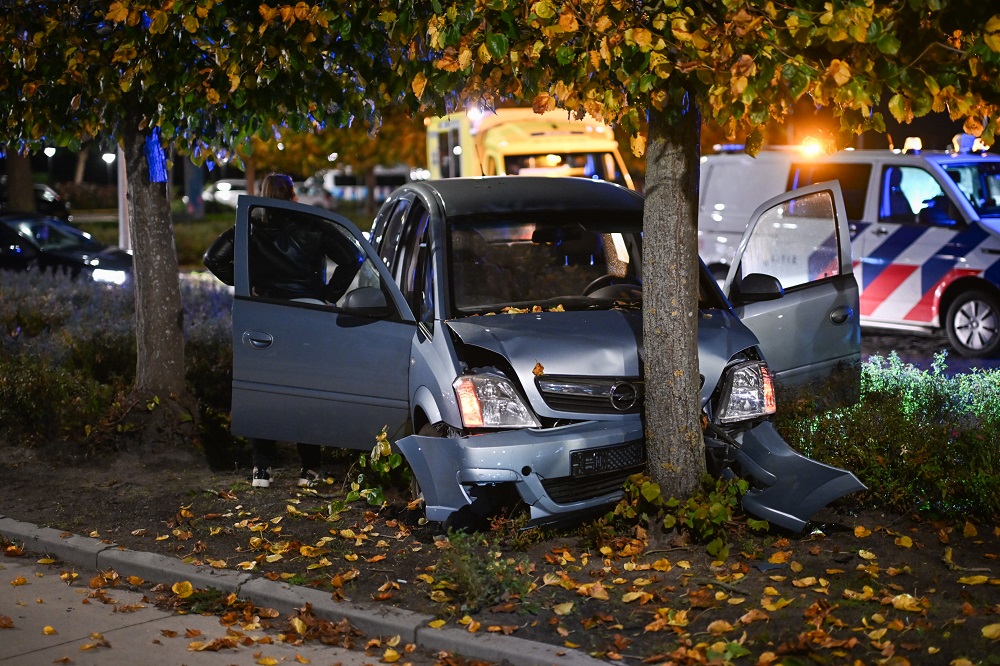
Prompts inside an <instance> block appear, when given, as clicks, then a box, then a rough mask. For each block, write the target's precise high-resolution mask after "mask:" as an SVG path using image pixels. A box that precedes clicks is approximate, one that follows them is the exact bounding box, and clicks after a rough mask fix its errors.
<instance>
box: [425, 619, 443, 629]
mask: <svg viewBox="0 0 1000 666" xmlns="http://www.w3.org/2000/svg"><path fill="white" fill-rule="evenodd" d="M445 624H447V623H446V622H445V621H444V620H431V621H430V622H428V623H427V626H428V627H430V628H431V629H440V628H441V627H443V626H444V625H445Z"/></svg>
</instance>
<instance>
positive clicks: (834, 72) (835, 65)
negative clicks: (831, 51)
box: [826, 58, 852, 86]
mask: <svg viewBox="0 0 1000 666" xmlns="http://www.w3.org/2000/svg"><path fill="white" fill-rule="evenodd" d="M826 75H827V76H829V77H830V78H832V79H833V82H834V83H836V84H837V85H838V86H843V85H846V84H847V82H848V81H850V80H851V76H852V74H851V66H850V65H848V64H847V63H846V62H844V61H843V60H839V59H837V58H834V59H833V60H831V61H830V66H829V67H827V68H826Z"/></svg>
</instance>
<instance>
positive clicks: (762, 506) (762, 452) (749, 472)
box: [736, 422, 866, 532]
mask: <svg viewBox="0 0 1000 666" xmlns="http://www.w3.org/2000/svg"><path fill="white" fill-rule="evenodd" d="M736 460H737V462H738V463H739V465H740V467H741V468H742V472H743V475H744V476H745V477H746V478H747V479H748V480H750V481H751V490H750V492H748V493H747V494H746V495H744V496H743V508H744V509H745V510H746V511H748V512H749V513H752V514H753V515H755V516H757V517H758V518H763V519H764V520H767V521H768V522H769V523H771V524H772V525H777V526H779V527H783V528H785V529H787V530H791V531H794V532H801V531H802V530H803V529H804V528H805V527H806V525H807V524H808V522H809V519H810V518H812V516H813V515H814V514H815V513H816V512H817V511H819V510H820V509H822V508H823V507H825V506H827V505H828V504H829V503H830V502H833V501H834V500H836V499H839V498H841V497H843V496H845V495H848V494H850V493H854V492H858V491H859V490H866V487H865V485H864V484H863V483H861V481H859V480H858V478H857V477H856V476H854V474H852V473H851V472H848V471H847V470H843V469H839V468H837V467H831V466H830V465H824V464H823V463H820V462H816V461H815V460H812V459H811V458H806V457H805V456H803V455H802V454H800V453H797V452H795V451H794V450H793V449H792V448H791V447H790V446H788V444H787V443H786V442H785V440H784V439H782V437H781V435H779V434H778V432H777V431H776V430H775V429H774V425H773V424H771V423H770V422H764V423H762V424H760V425H759V426H757V427H756V428H754V429H753V430H749V431H747V432H745V433H744V434H743V442H742V445H741V446H740V448H739V449H737V451H736Z"/></svg>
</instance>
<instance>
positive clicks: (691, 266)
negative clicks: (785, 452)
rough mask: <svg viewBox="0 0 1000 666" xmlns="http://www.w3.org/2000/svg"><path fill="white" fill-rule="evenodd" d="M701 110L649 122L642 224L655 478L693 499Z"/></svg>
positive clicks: (700, 458) (698, 460) (701, 462)
mask: <svg viewBox="0 0 1000 666" xmlns="http://www.w3.org/2000/svg"><path fill="white" fill-rule="evenodd" d="M700 131H701V118H700V114H699V113H698V110H697V108H696V107H694V106H692V107H691V108H690V109H689V110H688V112H687V113H686V114H685V115H684V116H683V117H682V118H681V120H680V121H678V122H675V123H668V122H667V119H666V118H665V117H664V116H663V114H660V113H658V112H656V111H655V110H654V111H652V112H651V113H650V116H649V144H648V146H647V158H646V190H645V194H646V208H645V217H644V220H643V283H644V285H645V288H644V289H643V336H644V351H645V376H646V403H645V404H646V414H645V418H646V441H647V450H648V455H649V470H650V477H651V478H652V480H653V481H655V482H657V483H658V484H659V485H660V489H661V491H662V492H663V494H664V495H665V496H667V497H670V496H673V497H678V498H684V497H689V496H690V495H691V492H692V491H693V490H694V489H695V488H696V486H697V484H698V481H699V478H700V476H701V475H702V474H703V473H704V471H705V446H704V441H703V439H702V433H701V423H700V411H701V410H700V407H699V399H698V394H699V390H700V384H701V382H700V379H699V374H698V226H697V219H698V218H697V205H698V170H699V166H700V164H699V132H700Z"/></svg>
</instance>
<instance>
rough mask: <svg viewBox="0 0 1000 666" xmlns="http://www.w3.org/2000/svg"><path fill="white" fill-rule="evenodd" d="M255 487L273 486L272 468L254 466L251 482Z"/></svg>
mask: <svg viewBox="0 0 1000 666" xmlns="http://www.w3.org/2000/svg"><path fill="white" fill-rule="evenodd" d="M250 485H252V486H253V487H254V488H270V487H271V468H270V467H268V468H267V469H264V468H261V467H254V468H253V482H251V484H250Z"/></svg>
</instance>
